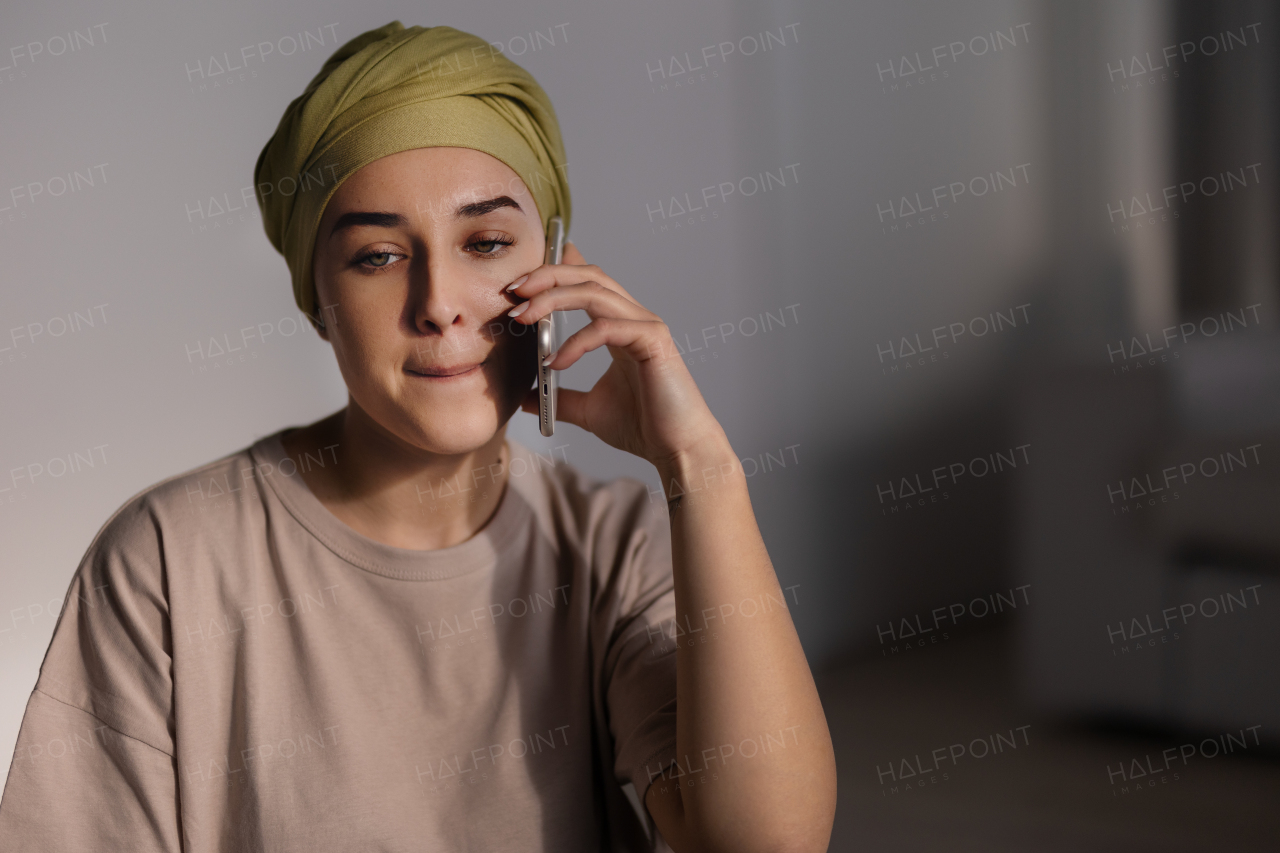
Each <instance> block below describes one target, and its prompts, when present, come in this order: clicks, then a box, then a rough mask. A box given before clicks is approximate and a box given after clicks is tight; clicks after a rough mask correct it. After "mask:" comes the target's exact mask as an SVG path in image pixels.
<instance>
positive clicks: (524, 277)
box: [507, 275, 529, 290]
mask: <svg viewBox="0 0 1280 853" xmlns="http://www.w3.org/2000/svg"><path fill="white" fill-rule="evenodd" d="M528 279H529V276H527V275H522V276H520V277H519V278H518V279H516V280H515V282H513V283H512V284H511V286H510V287H508V288H507V290H515V289H516V288H517V287H519V286H520V285H522V284H524V283H525V282H526V281H528Z"/></svg>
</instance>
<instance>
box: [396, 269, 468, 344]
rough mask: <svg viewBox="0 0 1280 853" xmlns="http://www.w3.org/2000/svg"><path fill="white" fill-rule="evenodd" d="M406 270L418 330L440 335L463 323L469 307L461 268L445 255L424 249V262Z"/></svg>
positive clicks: (464, 323) (465, 320)
mask: <svg viewBox="0 0 1280 853" xmlns="http://www.w3.org/2000/svg"><path fill="white" fill-rule="evenodd" d="M419 257H421V255H420V256H419ZM410 273H411V277H412V280H411V283H410V286H409V290H410V294H409V296H410V299H411V300H412V305H413V312H414V325H415V326H416V327H417V329H418V331H419V332H422V333H423V334H431V333H433V332H434V333H436V334H441V335H443V334H446V330H447V329H449V328H450V327H452V326H464V325H466V322H467V319H468V317H467V312H468V310H469V308H468V306H467V304H466V292H467V289H466V281H465V276H464V275H463V271H462V270H460V269H458V268H457V266H456V265H454V264H452V263H450V260H449V258H447V257H441V256H440V254H439V253H434V252H428V253H427V259H426V262H425V263H423V264H421V265H420V266H419V268H417V269H411V270H410Z"/></svg>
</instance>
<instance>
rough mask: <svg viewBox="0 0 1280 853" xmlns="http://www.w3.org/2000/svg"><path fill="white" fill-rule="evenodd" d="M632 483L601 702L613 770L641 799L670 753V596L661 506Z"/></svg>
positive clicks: (672, 718)
mask: <svg viewBox="0 0 1280 853" xmlns="http://www.w3.org/2000/svg"><path fill="white" fill-rule="evenodd" d="M624 482H625V481H624ZM635 485H636V486H638V487H639V489H638V490H637V491H635V492H628V497H629V499H628V500H627V501H626V502H625V503H624V504H623V505H622V506H623V508H624V511H623V512H622V513H621V520H620V525H619V527H618V528H617V531H618V532H617V536H618V543H619V544H618V547H617V548H616V550H615V551H614V553H615V554H616V555H617V560H618V565H617V566H616V567H615V573H614V575H613V578H612V580H613V584H611V586H613V588H614V589H615V590H616V593H615V594H616V599H615V601H614V603H613V606H612V607H611V608H610V609H611V611H612V613H613V614H614V619H615V621H614V624H613V627H612V630H611V632H610V637H611V639H610V642H609V646H608V650H607V652H606V654H605V658H604V665H605V676H606V681H605V684H606V685H607V687H606V692H605V701H606V706H607V709H608V714H609V728H610V732H611V734H612V735H613V740H614V768H613V769H614V776H615V778H616V779H617V781H618V783H619V784H623V785H625V784H626V783H627V782H630V783H632V784H633V785H634V786H635V792H636V795H637V796H638V797H639V799H640V801H641V802H644V796H645V793H646V792H647V791H648V790H649V785H650V783H651V782H652V781H653V780H655V779H657V778H658V777H659V776H661V775H662V774H663V773H664V772H665V771H666V770H667V768H669V767H670V766H671V764H672V762H674V761H675V758H676V641H675V636H676V627H675V624H676V623H675V619H676V599H675V581H674V578H673V576H672V565H671V530H670V525H669V522H668V520H667V517H666V514H665V512H666V506H665V504H651V502H649V501H648V500H646V490H645V489H644V486H643V484H641V483H638V482H636V483H635ZM655 506H656V507H657V508H658V509H657V510H656V511H655V509H654V507H655Z"/></svg>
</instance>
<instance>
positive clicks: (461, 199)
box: [313, 148, 544, 454]
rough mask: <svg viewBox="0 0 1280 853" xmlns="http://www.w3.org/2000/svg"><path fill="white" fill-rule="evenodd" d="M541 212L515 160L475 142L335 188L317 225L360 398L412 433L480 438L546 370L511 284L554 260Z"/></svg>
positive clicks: (344, 351) (461, 441)
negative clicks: (517, 310)
mask: <svg viewBox="0 0 1280 853" xmlns="http://www.w3.org/2000/svg"><path fill="white" fill-rule="evenodd" d="M543 241H544V237H543V228H542V219H541V218H540V216H539V214H538V209H537V207H536V206H535V204H534V200H533V197H532V196H531V195H530V194H529V191H528V189H527V188H526V187H525V185H524V183H523V182H522V181H521V180H520V178H519V177H518V176H517V175H516V173H515V172H514V171H512V169H511V168H510V167H509V166H507V165H506V164H505V163H503V162H502V161H500V160H498V159H496V158H494V157H491V156H490V155H488V154H484V153H482V152H480V151H474V150H472V149H469V148H418V149H414V150H411V151H403V152H401V153H399V154H393V155H391V156H389V157H383V158H382V159H380V160H375V161H374V162H373V163H370V164H369V165H367V166H365V167H364V168H362V169H360V170H359V171H358V172H356V173H355V174H354V175H352V176H351V177H349V178H348V179H347V180H346V181H345V182H344V183H343V184H342V185H341V186H340V187H338V190H337V191H336V192H335V193H334V195H333V198H332V199H331V200H330V201H329V205H328V207H327V208H326V209H325V212H324V217H323V218H322V219H321V221H320V229H319V232H318V233H317V235H316V245H315V255H314V259H313V269H314V270H315V282H316V294H317V297H318V305H319V307H318V309H317V311H318V312H320V313H322V316H323V318H324V322H325V329H323V330H321V336H322V337H323V338H325V340H327V341H329V342H330V343H331V344H332V345H333V351H334V354H335V355H336V356H337V359H338V368H339V369H340V370H341V371H342V377H343V379H344V380H345V381H346V383H347V389H348V390H349V391H350V394H351V397H352V399H353V400H354V401H355V402H356V404H357V405H359V407H360V408H361V409H363V410H364V411H365V412H366V413H368V415H369V416H370V417H371V418H372V419H373V420H374V421H376V422H377V423H378V424H380V425H381V426H382V427H383V428H385V429H386V430H388V431H389V432H391V433H392V434H394V435H395V436H396V437H398V438H400V439H401V440H403V441H405V442H407V443H409V444H411V445H413V446H415V447H419V448H422V449H423V450H427V451H430V452H433V453H442V454H457V453H465V452H468V451H471V450H474V449H476V448H478V447H480V446H482V445H483V444H485V443H486V442H488V441H489V440H490V439H492V438H493V436H494V434H495V433H496V432H497V430H498V429H499V428H501V427H502V426H503V425H504V424H505V423H506V422H507V420H508V419H509V418H510V417H511V415H512V414H514V413H515V411H516V409H518V408H519V405H520V402H521V400H522V399H523V398H524V395H525V393H526V392H527V391H528V389H529V388H530V387H532V385H533V382H534V378H535V376H536V374H537V366H536V363H535V359H536V358H537V339H536V326H534V327H529V326H524V325H522V324H519V323H516V322H515V321H514V320H512V319H511V318H509V317H508V316H507V311H509V310H510V309H511V307H512V306H513V305H515V304H517V303H518V302H519V301H520V300H518V299H517V298H515V297H512V296H508V295H507V294H506V293H505V292H504V289H505V288H506V286H507V285H509V284H511V283H512V282H513V281H514V280H515V279H517V278H519V277H520V276H522V275H524V274H525V273H527V272H530V271H532V270H534V269H535V268H537V267H538V266H539V265H541V264H542V262H543V257H544V245H543Z"/></svg>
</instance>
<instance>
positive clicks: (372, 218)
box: [329, 210, 408, 237]
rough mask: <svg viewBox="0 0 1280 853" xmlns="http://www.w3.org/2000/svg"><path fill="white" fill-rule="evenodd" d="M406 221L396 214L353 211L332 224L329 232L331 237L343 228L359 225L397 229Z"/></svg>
mask: <svg viewBox="0 0 1280 853" xmlns="http://www.w3.org/2000/svg"><path fill="white" fill-rule="evenodd" d="M407 221H408V220H406V219H405V218H404V217H403V216H401V215H400V214H398V213H381V212H377V211H366V210H353V211H351V212H350V213H344V214H342V215H341V216H339V217H338V221H337V222H335V223H333V230H332V231H330V232H329V236H330V237H332V236H333V235H334V234H337V233H338V232H339V231H342V230H343V229H345V228H355V227H357V226H360V225H375V226H377V227H379V228H397V227H399V226H401V225H404V224H405V223H406V222H407Z"/></svg>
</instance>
